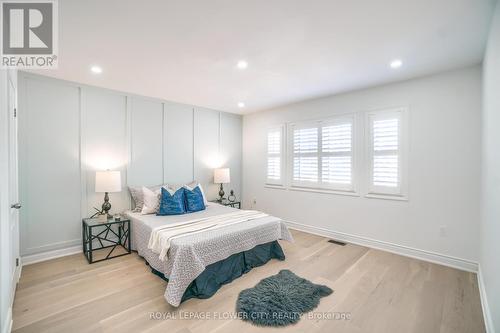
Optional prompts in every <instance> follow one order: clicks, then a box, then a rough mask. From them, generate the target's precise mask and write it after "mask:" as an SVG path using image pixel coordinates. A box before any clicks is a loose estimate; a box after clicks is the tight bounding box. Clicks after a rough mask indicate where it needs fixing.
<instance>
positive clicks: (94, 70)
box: [90, 66, 102, 74]
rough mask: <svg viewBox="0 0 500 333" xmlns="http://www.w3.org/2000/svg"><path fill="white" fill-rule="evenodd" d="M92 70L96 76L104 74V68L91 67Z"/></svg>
mask: <svg viewBox="0 0 500 333" xmlns="http://www.w3.org/2000/svg"><path fill="white" fill-rule="evenodd" d="M90 70H91V71H92V73H94V74H101V73H102V68H101V67H99V66H92V67H90Z"/></svg>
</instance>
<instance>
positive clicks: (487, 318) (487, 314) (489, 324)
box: [477, 264, 495, 333]
mask: <svg viewBox="0 0 500 333" xmlns="http://www.w3.org/2000/svg"><path fill="white" fill-rule="evenodd" d="M477 284H478V287H479V296H480V298H481V307H482V309H483V317H484V326H485V328H486V333H495V327H494V326H493V318H492V317H491V311H490V306H489V304H488V296H487V294H486V286H485V285H484V280H483V271H482V270H481V264H479V265H478V273H477Z"/></svg>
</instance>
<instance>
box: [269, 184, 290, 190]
mask: <svg viewBox="0 0 500 333" xmlns="http://www.w3.org/2000/svg"><path fill="white" fill-rule="evenodd" d="M264 187H266V188H272V189H275V190H286V187H284V186H283V185H274V184H265V185H264Z"/></svg>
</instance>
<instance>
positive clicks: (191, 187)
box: [184, 182, 208, 206]
mask: <svg viewBox="0 0 500 333" xmlns="http://www.w3.org/2000/svg"><path fill="white" fill-rule="evenodd" d="M196 186H199V187H200V192H201V196H202V197H203V203H204V204H205V206H206V205H208V200H207V197H206V196H205V191H203V187H202V186H201V184H200V183H197V182H191V183H189V184H186V185H184V187H185V188H187V189H188V190H190V191H192V190H194V188H195V187H196Z"/></svg>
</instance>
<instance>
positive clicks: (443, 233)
mask: <svg viewBox="0 0 500 333" xmlns="http://www.w3.org/2000/svg"><path fill="white" fill-rule="evenodd" d="M447 231H448V230H447V228H446V226H445V225H442V226H440V227H439V236H441V237H446V234H447Z"/></svg>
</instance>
